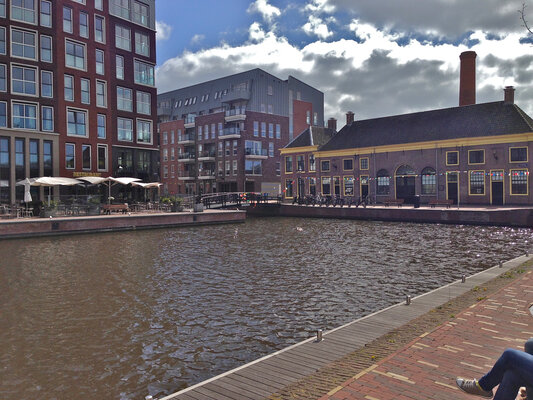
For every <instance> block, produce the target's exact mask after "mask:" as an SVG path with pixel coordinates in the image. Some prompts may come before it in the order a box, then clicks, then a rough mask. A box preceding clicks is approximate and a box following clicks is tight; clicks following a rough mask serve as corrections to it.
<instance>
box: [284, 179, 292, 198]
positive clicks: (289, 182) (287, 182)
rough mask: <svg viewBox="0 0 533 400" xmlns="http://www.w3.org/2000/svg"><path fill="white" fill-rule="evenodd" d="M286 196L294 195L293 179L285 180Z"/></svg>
mask: <svg viewBox="0 0 533 400" xmlns="http://www.w3.org/2000/svg"><path fill="white" fill-rule="evenodd" d="M285 197H286V198H288V199H291V198H293V197H294V194H293V186H292V179H286V180H285Z"/></svg>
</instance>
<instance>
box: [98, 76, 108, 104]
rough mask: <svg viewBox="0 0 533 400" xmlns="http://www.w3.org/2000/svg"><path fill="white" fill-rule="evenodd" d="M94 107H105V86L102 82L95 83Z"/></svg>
mask: <svg viewBox="0 0 533 400" xmlns="http://www.w3.org/2000/svg"><path fill="white" fill-rule="evenodd" d="M96 105H97V106H98V107H107V85H106V83H105V82H104V81H98V80H97V81H96Z"/></svg>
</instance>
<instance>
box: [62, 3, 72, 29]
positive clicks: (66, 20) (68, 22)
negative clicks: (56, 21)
mask: <svg viewBox="0 0 533 400" xmlns="http://www.w3.org/2000/svg"><path fill="white" fill-rule="evenodd" d="M63 32H67V33H72V8H70V7H67V6H63Z"/></svg>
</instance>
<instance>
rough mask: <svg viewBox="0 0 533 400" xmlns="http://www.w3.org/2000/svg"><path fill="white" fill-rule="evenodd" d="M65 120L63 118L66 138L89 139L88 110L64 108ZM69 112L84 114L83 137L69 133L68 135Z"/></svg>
mask: <svg viewBox="0 0 533 400" xmlns="http://www.w3.org/2000/svg"><path fill="white" fill-rule="evenodd" d="M66 111H67V112H66V114H65V116H66V118H65V124H66V126H65V127H66V129H67V130H66V132H67V136H68V137H77V138H82V137H85V138H86V137H89V110H85V109H83V108H76V107H66ZM69 111H77V112H82V113H85V135H84V136H82V135H73V134H71V133H68V112H69Z"/></svg>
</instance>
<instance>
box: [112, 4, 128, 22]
mask: <svg viewBox="0 0 533 400" xmlns="http://www.w3.org/2000/svg"><path fill="white" fill-rule="evenodd" d="M111 6H112V11H113V13H114V14H115V15H117V16H119V17H122V18H125V19H128V20H129V19H130V0H113V1H112V5H111Z"/></svg>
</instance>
